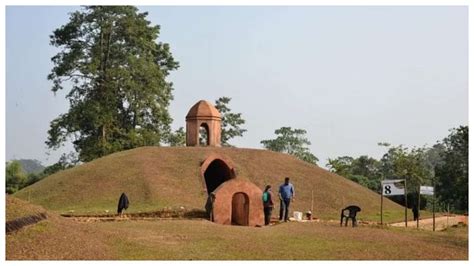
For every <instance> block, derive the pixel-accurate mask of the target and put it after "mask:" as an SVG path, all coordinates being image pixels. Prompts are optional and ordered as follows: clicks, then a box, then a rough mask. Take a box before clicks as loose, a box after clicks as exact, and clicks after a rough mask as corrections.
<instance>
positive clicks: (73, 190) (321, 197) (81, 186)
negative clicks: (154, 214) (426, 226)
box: [15, 147, 403, 222]
mask: <svg viewBox="0 0 474 266" xmlns="http://www.w3.org/2000/svg"><path fill="white" fill-rule="evenodd" d="M210 155H218V156H222V157H224V158H227V159H229V160H230V161H231V163H232V164H233V165H234V166H235V169H236V172H237V177H239V178H246V179H248V180H250V181H252V182H253V183H255V184H256V185H257V186H259V187H261V188H263V187H264V186H265V185H266V184H271V185H272V186H273V188H274V194H275V196H276V194H277V190H278V186H279V185H280V184H281V183H282V182H283V179H284V177H285V176H289V177H291V182H292V183H293V184H294V185H295V189H296V200H295V202H293V204H292V206H291V209H292V210H299V211H303V212H304V211H307V210H309V209H310V208H311V194H312V191H313V192H314V213H315V216H316V217H321V218H324V219H338V218H339V214H340V209H342V208H343V207H345V206H347V205H350V204H357V205H359V206H360V207H361V208H362V212H361V213H360V217H361V218H362V219H365V220H373V221H377V220H378V219H379V214H380V195H378V194H377V193H374V192H372V191H371V190H369V189H367V188H365V187H362V186H360V185H358V184H356V183H354V182H352V181H350V180H347V179H346V178H344V177H341V176H338V175H335V174H333V173H330V172H328V171H326V170H324V169H322V168H319V167H316V166H314V165H312V164H309V163H306V162H303V161H301V160H298V159H296V158H294V157H292V156H289V155H285V154H281V153H276V152H271V151H266V150H257V149H240V148H211V147H143V148H138V149H133V150H128V151H124V152H118V153H115V154H111V155H109V156H105V157H102V158H100V159H97V160H94V161H92V162H89V163H86V164H83V165H81V166H77V167H74V168H72V169H69V170H66V171H62V172H59V173H56V174H54V175H51V176H49V177H47V178H45V179H43V180H41V181H40V182H38V183H35V184H33V185H31V186H29V187H27V188H24V189H23V190H21V191H19V192H17V193H16V194H15V196H17V197H19V198H22V199H28V198H29V200H30V201H31V202H33V203H35V204H39V205H41V206H43V207H45V208H47V209H51V210H56V211H60V212H69V213H71V212H73V213H115V212H116V208H117V207H116V206H117V201H118V198H119V196H120V194H121V193H122V192H125V193H126V194H127V195H128V197H129V200H130V208H129V209H128V211H129V212H139V211H142V212H143V211H152V210H158V209H162V208H165V207H167V208H182V207H184V208H185V209H194V208H199V209H203V208H204V204H205V202H206V197H207V194H206V192H205V185H204V184H205V183H204V178H203V177H202V176H201V164H202V163H203V161H204V160H205V159H206V158H207V157H208V156H210ZM276 207H277V208H278V204H277V206H276ZM276 212H277V210H276V211H274V214H275V213H276ZM384 216H385V218H384V219H385V221H387V222H388V221H393V220H400V219H401V218H402V217H403V208H402V207H401V206H400V205H398V204H396V203H394V202H392V201H390V200H388V199H386V200H384Z"/></svg>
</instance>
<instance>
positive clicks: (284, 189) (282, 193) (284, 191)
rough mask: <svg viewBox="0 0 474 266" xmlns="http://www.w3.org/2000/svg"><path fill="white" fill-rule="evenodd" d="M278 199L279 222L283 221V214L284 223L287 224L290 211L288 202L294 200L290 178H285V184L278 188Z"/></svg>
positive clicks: (293, 189)
mask: <svg viewBox="0 0 474 266" xmlns="http://www.w3.org/2000/svg"><path fill="white" fill-rule="evenodd" d="M278 197H279V198H280V221H282V220H283V212H284V213H285V222H288V221H289V219H288V212H289V211H290V202H291V201H292V200H293V201H294V200H295V188H294V187H293V184H291V183H290V178H289V177H285V183H284V184H282V185H281V186H280V189H279V191H278Z"/></svg>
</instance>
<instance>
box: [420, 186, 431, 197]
mask: <svg viewBox="0 0 474 266" xmlns="http://www.w3.org/2000/svg"><path fill="white" fill-rule="evenodd" d="M420 194H421V195H434V187H430V186H420Z"/></svg>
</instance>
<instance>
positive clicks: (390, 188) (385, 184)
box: [380, 179, 407, 227]
mask: <svg viewBox="0 0 474 266" xmlns="http://www.w3.org/2000/svg"><path fill="white" fill-rule="evenodd" d="M402 182H403V188H400V187H399V186H397V185H396V184H397V183H402ZM381 187H382V193H381V194H380V224H381V225H382V227H383V196H395V195H405V226H407V206H406V202H407V194H406V179H392V180H390V179H386V180H382V181H381Z"/></svg>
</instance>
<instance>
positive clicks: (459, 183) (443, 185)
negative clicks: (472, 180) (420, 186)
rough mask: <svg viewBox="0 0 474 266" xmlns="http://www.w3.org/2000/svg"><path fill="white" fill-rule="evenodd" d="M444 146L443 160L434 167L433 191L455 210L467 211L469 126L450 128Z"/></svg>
mask: <svg viewBox="0 0 474 266" xmlns="http://www.w3.org/2000/svg"><path fill="white" fill-rule="evenodd" d="M443 144H444V146H445V150H444V152H442V154H441V157H442V158H443V162H442V163H441V164H438V165H437V166H436V168H435V173H436V177H437V181H438V182H437V183H436V188H435V191H436V193H437V195H438V197H439V198H440V200H441V201H443V202H445V203H449V204H451V206H452V207H454V208H455V209H456V210H459V211H467V210H468V207H469V204H468V189H469V186H468V183H469V180H468V179H469V128H468V126H460V127H458V128H455V129H452V130H451V133H450V135H449V136H448V137H446V138H445V139H444V140H443Z"/></svg>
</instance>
